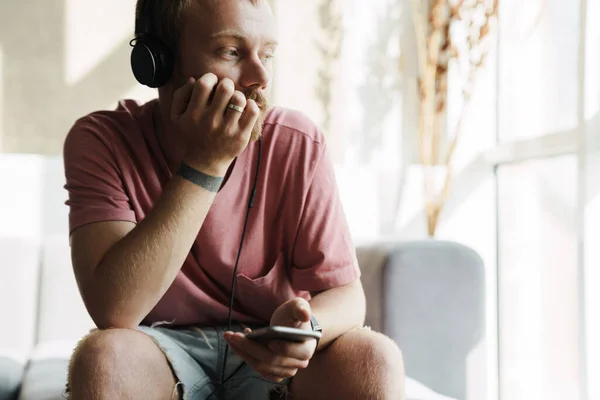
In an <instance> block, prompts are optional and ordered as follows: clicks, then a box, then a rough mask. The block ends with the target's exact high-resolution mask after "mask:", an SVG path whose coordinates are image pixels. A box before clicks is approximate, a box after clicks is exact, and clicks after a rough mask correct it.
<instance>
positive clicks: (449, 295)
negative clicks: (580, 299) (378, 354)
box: [0, 156, 487, 400]
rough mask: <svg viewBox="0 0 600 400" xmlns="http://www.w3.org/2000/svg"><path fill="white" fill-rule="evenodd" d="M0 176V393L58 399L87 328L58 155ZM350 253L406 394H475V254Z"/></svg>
mask: <svg viewBox="0 0 600 400" xmlns="http://www.w3.org/2000/svg"><path fill="white" fill-rule="evenodd" d="M3 171H4V172H6V174H4V175H3ZM0 178H2V181H3V182H4V183H5V186H4V187H9V188H11V189H12V196H0V221H2V223H0V400H8V399H10V400H13V399H19V400H42V399H47V400H54V399H61V398H63V397H62V390H63V388H64V381H65V376H66V368H67V363H68V358H69V356H70V354H71V352H72V350H73V348H74V346H75V345H76V343H77V341H78V340H79V339H80V338H81V337H82V336H83V335H85V334H86V333H87V332H88V331H89V329H91V328H92V327H93V323H92V321H91V319H90V318H89V316H88V314H87V312H86V310H85V307H84V306H83V302H82V301H81V299H80V296H79V292H78V290H77V285H76V283H75V279H74V276H73V272H72V268H71V261H70V249H69V244H68V236H67V226H66V221H67V209H66V206H65V205H64V199H65V193H64V191H63V190H62V185H63V179H64V178H63V171H62V162H61V160H60V159H59V158H52V159H49V158H45V157H44V158H42V157H38V156H14V157H11V156H0ZM342 200H343V199H342ZM357 256H358V260H359V263H360V266H361V270H362V281H363V284H364V287H365V292H366V295H367V321H366V324H367V325H369V326H371V327H372V328H373V329H375V330H378V331H382V332H384V333H387V334H388V335H389V336H391V337H392V338H393V339H394V340H396V341H397V342H398V343H399V345H400V347H401V348H402V350H403V354H404V359H405V364H406V368H407V374H408V376H409V377H410V379H409V380H408V382H407V399H409V400H442V399H458V400H483V399H484V398H485V391H486V390H485V378H486V364H487V362H486V359H485V350H484V347H485V346H483V343H484V326H485V315H484V304H485V299H484V297H485V293H484V287H485V282H484V266H483V262H482V260H481V258H480V257H479V256H478V255H477V254H475V253H474V252H473V251H472V250H471V249H469V248H466V247H464V246H462V245H460V244H458V243H452V242H444V241H436V240H424V241H413V242H402V241H398V240H390V241H381V240H379V241H375V242H368V243H367V242H358V243H357Z"/></svg>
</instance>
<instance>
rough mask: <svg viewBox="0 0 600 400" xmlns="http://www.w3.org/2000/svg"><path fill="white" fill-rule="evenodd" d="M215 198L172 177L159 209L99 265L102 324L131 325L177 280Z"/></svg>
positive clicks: (96, 278)
mask: <svg viewBox="0 0 600 400" xmlns="http://www.w3.org/2000/svg"><path fill="white" fill-rule="evenodd" d="M214 198H215V193H212V192H209V191H207V190H205V189H203V188H201V187H199V186H197V185H194V184H192V183H190V182H188V181H186V180H184V179H182V178H180V177H178V176H175V177H174V178H173V180H172V181H171V182H169V184H168V185H167V187H166V188H165V190H164V192H163V195H162V197H161V198H160V200H159V201H158V202H157V203H156V206H155V207H154V209H153V210H152V211H151V212H150V213H149V214H148V215H147V216H146V217H145V218H144V220H143V221H141V222H140V223H139V224H138V225H137V226H136V227H135V228H134V229H133V230H132V231H131V232H129V234H127V236H125V237H124V238H123V239H121V240H120V241H119V242H118V243H117V244H116V245H114V246H113V247H112V248H111V249H110V250H109V252H108V253H107V254H106V255H105V256H104V258H103V259H102V261H101V263H100V264H99V265H98V266H97V267H96V269H95V271H94V274H93V278H92V281H93V283H92V284H93V285H94V289H92V291H93V292H94V294H95V296H94V297H95V299H96V305H97V307H96V308H95V309H96V315H95V316H94V317H95V318H94V319H95V321H96V323H97V324H98V323H100V324H101V325H104V326H102V327H103V328H106V327H109V326H110V327H124V328H131V327H135V326H137V325H138V324H139V323H140V322H141V320H142V319H143V318H144V317H145V316H146V315H147V314H148V313H149V312H150V311H151V310H152V308H153V307H154V306H155V305H156V304H157V303H158V301H159V300H160V298H161V297H162V296H163V295H164V293H165V292H166V291H167V289H168V288H169V287H170V286H171V284H172V283H173V281H174V280H175V277H176V276H177V273H178V272H179V270H180V269H181V266H182V265H183V263H184V261H185V259H186V257H187V256H188V254H189V251H190V248H191V246H192V244H193V242H194V240H195V239H196V237H197V235H198V232H199V230H200V228H201V226H202V224H203V222H204V219H205V217H206V214H207V213H208V211H209V209H210V207H211V205H212V203H213V200H214ZM106 294H110V295H108V296H107V295H106Z"/></svg>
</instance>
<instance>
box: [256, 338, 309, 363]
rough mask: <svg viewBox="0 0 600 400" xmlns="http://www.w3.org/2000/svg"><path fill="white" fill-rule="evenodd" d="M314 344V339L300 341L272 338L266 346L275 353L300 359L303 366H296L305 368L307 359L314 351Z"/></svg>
mask: <svg viewBox="0 0 600 400" xmlns="http://www.w3.org/2000/svg"><path fill="white" fill-rule="evenodd" d="M316 345H317V341H316V340H315V339H309V340H307V341H305V342H302V343H294V342H288V341H285V340H272V341H271V342H269V344H268V347H269V349H271V351H273V352H274V353H276V354H279V355H281V356H284V357H289V358H294V359H296V360H299V361H301V362H302V365H303V366H302V367H300V366H299V367H298V368H306V367H307V366H308V361H309V360H310V359H311V358H312V356H313V354H314V353H315V349H316V347H317V346H316Z"/></svg>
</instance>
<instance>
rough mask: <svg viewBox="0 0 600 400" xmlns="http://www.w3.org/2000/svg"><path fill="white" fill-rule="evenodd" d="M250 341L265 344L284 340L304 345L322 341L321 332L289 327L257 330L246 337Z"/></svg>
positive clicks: (271, 327) (270, 327)
mask: <svg viewBox="0 0 600 400" xmlns="http://www.w3.org/2000/svg"><path fill="white" fill-rule="evenodd" d="M246 337H247V338H248V339H252V340H256V341H258V342H264V341H269V340H284V341H288V342H296V343H302V342H305V341H307V340H309V339H320V338H321V332H313V331H308V330H306V329H298V328H289V327H287V326H269V327H267V328H261V329H257V330H255V331H252V332H250V333H248V334H247V335H246Z"/></svg>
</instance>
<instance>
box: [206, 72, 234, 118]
mask: <svg viewBox="0 0 600 400" xmlns="http://www.w3.org/2000/svg"><path fill="white" fill-rule="evenodd" d="M234 92H235V85H234V84H233V81H232V80H231V79H229V78H224V79H222V80H221V82H219V84H218V85H217V90H216V91H215V96H214V97H213V99H212V102H211V103H210V109H211V112H213V113H215V114H217V115H223V114H224V113H225V108H226V107H227V104H229V102H230V101H231V97H232V96H233V93H234Z"/></svg>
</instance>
